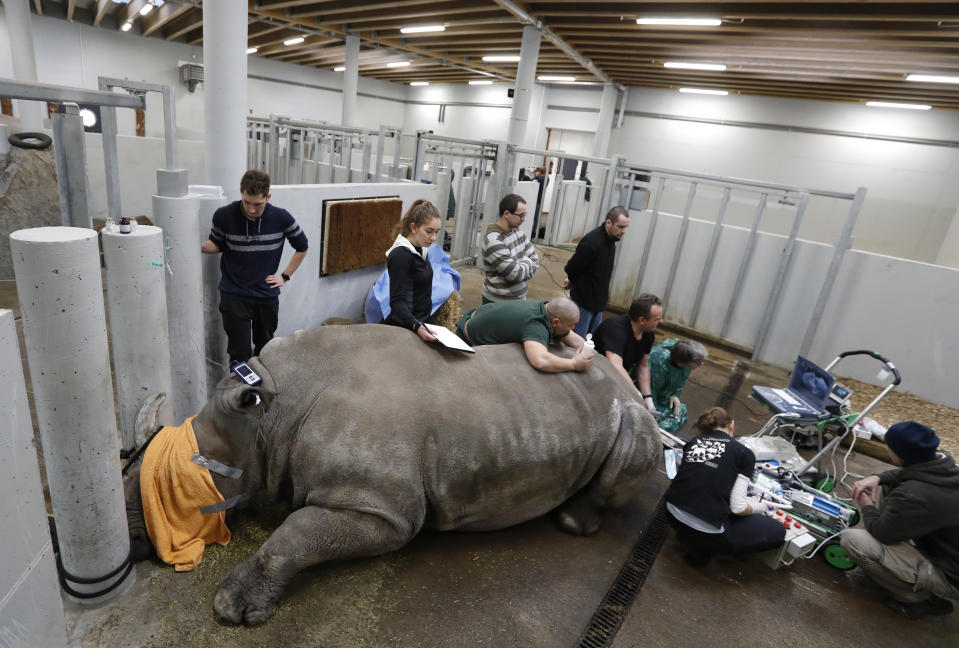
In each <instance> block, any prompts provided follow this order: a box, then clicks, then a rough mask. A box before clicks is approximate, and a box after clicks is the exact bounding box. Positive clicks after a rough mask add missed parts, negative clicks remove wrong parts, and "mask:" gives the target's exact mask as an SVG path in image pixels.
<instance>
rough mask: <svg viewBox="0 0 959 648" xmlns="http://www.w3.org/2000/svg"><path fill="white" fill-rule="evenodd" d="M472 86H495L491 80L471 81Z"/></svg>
mask: <svg viewBox="0 0 959 648" xmlns="http://www.w3.org/2000/svg"><path fill="white" fill-rule="evenodd" d="M469 83H470V85H493V82H492V81H490V80H489V79H470V82H469Z"/></svg>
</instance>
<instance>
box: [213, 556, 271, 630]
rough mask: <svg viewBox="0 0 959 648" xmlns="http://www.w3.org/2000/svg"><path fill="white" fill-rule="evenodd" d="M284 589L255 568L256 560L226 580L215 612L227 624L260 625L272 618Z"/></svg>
mask: <svg viewBox="0 0 959 648" xmlns="http://www.w3.org/2000/svg"><path fill="white" fill-rule="evenodd" d="M281 594H282V588H280V589H276V588H272V587H270V581H269V579H267V578H266V577H265V575H264V574H263V573H262V570H260V569H259V568H258V567H257V565H256V557H253V558H250V559H249V560H247V561H245V562H243V563H241V564H240V565H237V567H236V568H234V570H233V571H232V572H230V575H229V576H227V577H226V580H224V581H223V584H222V585H221V586H220V590H219V591H218V592H217V593H216V598H215V599H214V601H213V609H214V610H216V613H217V614H218V615H219V616H220V618H221V619H223V620H224V621H228V622H230V623H235V624H241V623H246V624H247V625H259V624H261V623H265V622H266V621H267V620H269V618H270V617H272V616H273V615H274V614H275V613H276V610H277V608H278V607H279V605H280V598H281Z"/></svg>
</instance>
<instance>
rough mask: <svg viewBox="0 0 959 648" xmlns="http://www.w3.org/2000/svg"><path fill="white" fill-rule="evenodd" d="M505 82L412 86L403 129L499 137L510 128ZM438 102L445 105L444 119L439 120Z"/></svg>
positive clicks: (510, 106)
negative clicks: (475, 104)
mask: <svg viewBox="0 0 959 648" xmlns="http://www.w3.org/2000/svg"><path fill="white" fill-rule="evenodd" d="M507 87H508V86H506V85H503V84H493V85H490V86H464V85H453V84H437V85H431V86H425V87H411V88H410V89H409V92H408V97H409V99H410V100H411V101H425V102H430V103H428V104H416V103H410V104H407V107H406V120H405V123H404V125H403V131H404V132H408V133H415V132H416V131H418V130H427V131H433V132H434V133H436V134H437V135H445V136H447V137H462V138H466V139H473V140H502V139H504V138H505V137H506V131H507V129H508V128H509V116H510V111H511V110H512V106H513V100H512V99H510V98H508V97H507V96H506V91H507ZM456 102H472V103H483V104H490V105H487V106H456V105H449V104H451V103H456ZM440 104H447V106H446V116H445V120H444V121H443V122H442V123H441V122H440V121H439V113H440Z"/></svg>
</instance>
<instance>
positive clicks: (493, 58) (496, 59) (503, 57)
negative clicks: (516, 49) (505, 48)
mask: <svg viewBox="0 0 959 648" xmlns="http://www.w3.org/2000/svg"><path fill="white" fill-rule="evenodd" d="M519 59H520V57H519V55H518V54H493V55H490V56H484V57H483V60H484V61H486V62H487V63H516V62H517V61H519Z"/></svg>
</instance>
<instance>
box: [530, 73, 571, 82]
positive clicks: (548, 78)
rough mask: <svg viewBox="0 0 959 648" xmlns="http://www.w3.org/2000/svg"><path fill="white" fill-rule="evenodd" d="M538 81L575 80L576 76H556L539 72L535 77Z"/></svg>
mask: <svg viewBox="0 0 959 648" xmlns="http://www.w3.org/2000/svg"><path fill="white" fill-rule="evenodd" d="M536 79H537V80H538V81H567V82H568V81H575V80H576V77H574V76H557V75H554V74H541V75H539V76H538V77H536Z"/></svg>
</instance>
